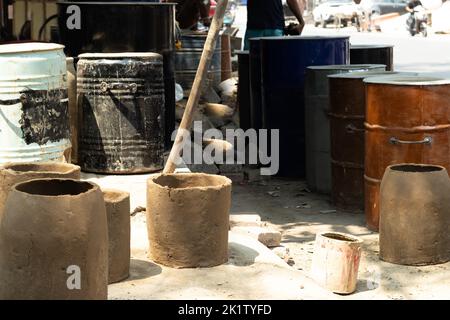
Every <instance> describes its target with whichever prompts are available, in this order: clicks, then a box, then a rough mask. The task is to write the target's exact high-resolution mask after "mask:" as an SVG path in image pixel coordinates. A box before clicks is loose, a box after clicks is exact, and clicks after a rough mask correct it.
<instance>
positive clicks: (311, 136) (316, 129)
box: [305, 64, 385, 194]
mask: <svg viewBox="0 0 450 320" xmlns="http://www.w3.org/2000/svg"><path fill="white" fill-rule="evenodd" d="M383 70H385V66H384V65H380V64H361V65H359V64H358V65H348V64H342V65H323V66H310V67H308V68H306V76H305V141H306V182H307V184H308V187H309V188H310V189H311V190H314V191H317V192H320V193H327V194H329V193H330V192H331V157H330V122H329V120H328V112H329V101H328V99H329V87H328V76H329V75H332V74H341V73H349V72H350V73H351V72H358V71H383Z"/></svg>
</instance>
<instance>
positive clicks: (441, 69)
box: [235, 7, 450, 78]
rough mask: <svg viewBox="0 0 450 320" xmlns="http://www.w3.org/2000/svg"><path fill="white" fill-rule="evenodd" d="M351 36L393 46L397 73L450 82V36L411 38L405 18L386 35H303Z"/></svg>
mask: <svg viewBox="0 0 450 320" xmlns="http://www.w3.org/2000/svg"><path fill="white" fill-rule="evenodd" d="M245 23H246V8H245V7H241V8H240V9H239V12H238V14H237V17H236V23H235V24H236V26H238V27H239V29H240V31H239V36H242V37H243V36H244V34H245ZM333 34H334V35H336V34H339V35H349V36H350V37H351V38H350V42H351V43H352V44H393V45H394V64H395V70H396V71H417V72H424V73H436V74H438V75H440V76H446V77H449V78H450V35H442V34H433V33H430V34H429V36H428V38H423V37H421V36H415V37H411V36H410V35H409V34H408V32H407V30H406V28H405V23H404V18H401V17H400V18H397V19H395V20H393V21H390V22H388V23H385V26H384V28H383V32H364V33H361V32H357V31H356V29H355V28H354V27H348V28H343V29H334V28H332V27H331V26H330V27H328V28H326V29H324V28H320V27H319V28H316V27H314V26H313V25H307V26H306V27H305V29H304V32H303V35H333Z"/></svg>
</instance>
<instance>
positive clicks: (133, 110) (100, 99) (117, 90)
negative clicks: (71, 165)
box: [77, 53, 164, 174]
mask: <svg viewBox="0 0 450 320" xmlns="http://www.w3.org/2000/svg"><path fill="white" fill-rule="evenodd" d="M79 58H80V60H79V62H78V68H77V69H78V70H77V82H78V104H79V110H80V111H81V116H80V117H81V119H80V128H79V132H80V134H79V156H78V164H79V165H80V166H81V168H82V169H83V170H84V171H88V172H98V173H117V174H120V173H141V172H153V171H157V170H160V169H162V167H163V162H164V157H163V153H164V82H163V57H162V56H161V55H159V54H156V53H117V54H112V53H111V54H107V53H103V54H101V53H99V54H82V55H80V56H79Z"/></svg>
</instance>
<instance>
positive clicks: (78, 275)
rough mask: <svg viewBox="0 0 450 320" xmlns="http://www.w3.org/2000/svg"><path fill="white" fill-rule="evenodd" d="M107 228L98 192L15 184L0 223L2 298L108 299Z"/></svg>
mask: <svg viewBox="0 0 450 320" xmlns="http://www.w3.org/2000/svg"><path fill="white" fill-rule="evenodd" d="M107 286H108V228H107V224H106V211H105V203H104V201H103V194H102V192H101V191H100V188H99V187H98V186H96V185H95V184H92V183H89V182H81V181H76V180H70V179H37V180H30V181H27V182H23V183H20V184H16V185H15V186H14V187H13V189H12V191H11V192H10V195H9V197H8V200H7V202H6V206H5V212H4V215H3V219H2V222H1V224H0V299H2V300H3V299H26V300H28V299H30V300H35V299H43V300H46V299H47V300H67V299H106V298H107V292H108V291H107Z"/></svg>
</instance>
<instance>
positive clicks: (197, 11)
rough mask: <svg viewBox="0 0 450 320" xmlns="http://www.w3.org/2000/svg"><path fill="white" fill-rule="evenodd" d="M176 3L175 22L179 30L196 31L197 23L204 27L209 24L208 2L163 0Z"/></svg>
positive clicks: (209, 5)
mask: <svg viewBox="0 0 450 320" xmlns="http://www.w3.org/2000/svg"><path fill="white" fill-rule="evenodd" d="M162 2H171V3H176V4H177V6H176V20H177V22H178V25H179V27H180V28H181V29H189V30H194V31H196V30H198V26H199V22H200V23H201V24H203V25H204V26H209V25H210V24H211V18H210V16H209V9H210V7H211V1H210V0H163V1H162Z"/></svg>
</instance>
